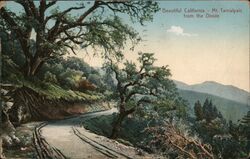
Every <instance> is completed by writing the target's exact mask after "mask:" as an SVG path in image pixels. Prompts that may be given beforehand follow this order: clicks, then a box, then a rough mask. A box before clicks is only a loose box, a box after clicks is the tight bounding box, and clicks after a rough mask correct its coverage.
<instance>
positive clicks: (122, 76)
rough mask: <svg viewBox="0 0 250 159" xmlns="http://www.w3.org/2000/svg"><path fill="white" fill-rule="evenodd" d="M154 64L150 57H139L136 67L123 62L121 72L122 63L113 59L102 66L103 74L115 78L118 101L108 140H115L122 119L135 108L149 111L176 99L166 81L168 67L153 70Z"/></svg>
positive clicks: (171, 86)
mask: <svg viewBox="0 0 250 159" xmlns="http://www.w3.org/2000/svg"><path fill="white" fill-rule="evenodd" d="M155 60H156V59H155V58H154V54H152V53H139V58H138V62H139V64H140V66H139V67H138V66H136V64H135V63H134V62H131V61H125V62H124V63H123V68H119V65H121V63H119V62H114V60H112V59H109V61H108V62H107V63H106V64H105V68H106V71H107V72H108V73H109V74H112V73H113V74H114V76H115V80H116V82H115V83H116V91H115V92H114V94H115V95H114V96H116V97H118V103H119V104H118V108H119V113H118V116H117V119H116V121H114V125H113V130H112V134H111V136H110V137H111V138H116V137H117V136H118V134H119V131H120V128H121V124H122V121H123V119H124V118H125V117H126V116H128V115H129V114H131V113H133V112H135V111H136V109H137V108H141V107H144V109H149V108H150V106H153V103H154V104H157V103H159V102H161V101H164V99H166V98H167V97H169V98H170V97H173V96H174V95H175V93H176V92H175V91H176V89H175V85H174V83H173V81H171V80H170V79H169V76H170V75H171V74H170V70H169V69H168V66H162V67H157V66H154V62H155ZM160 99H162V100H160Z"/></svg>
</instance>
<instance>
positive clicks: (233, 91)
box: [174, 80, 250, 106]
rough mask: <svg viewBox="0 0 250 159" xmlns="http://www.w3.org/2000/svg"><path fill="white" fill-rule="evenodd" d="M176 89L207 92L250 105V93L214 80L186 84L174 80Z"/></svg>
mask: <svg viewBox="0 0 250 159" xmlns="http://www.w3.org/2000/svg"><path fill="white" fill-rule="evenodd" d="M174 82H175V84H176V86H177V88H178V89H182V90H189V91H194V92H200V93H207V94H211V95H215V96H218V97H222V98H225V99H229V100H232V101H236V102H240V103H243V104H247V105H248V106H249V105H250V93H249V92H247V91H245V90H243V89H240V88H238V87H236V86H233V85H224V84H221V83H218V82H215V81H205V82H202V83H198V84H193V85H188V84H186V83H184V82H181V81H177V80H174Z"/></svg>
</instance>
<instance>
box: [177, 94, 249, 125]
mask: <svg viewBox="0 0 250 159" xmlns="http://www.w3.org/2000/svg"><path fill="white" fill-rule="evenodd" d="M179 94H180V96H181V97H182V98H183V99H186V100H187V101H188V103H189V108H190V112H189V114H190V115H192V116H193V115H194V111H193V108H194V107H193V106H194V105H195V103H196V102H197V100H199V101H200V102H201V103H203V102H205V100H206V99H207V98H209V99H211V100H212V101H213V103H214V104H215V105H216V108H217V109H218V110H219V111H220V112H221V114H222V116H223V117H224V118H225V119H226V120H228V121H229V120H232V121H233V122H237V121H238V120H239V119H241V118H242V117H243V116H244V115H245V114H246V112H247V111H248V110H249V106H248V105H246V104H242V103H239V102H235V101H232V100H228V99H225V98H221V97H218V96H213V95H210V94H206V93H200V92H194V91H188V90H179Z"/></svg>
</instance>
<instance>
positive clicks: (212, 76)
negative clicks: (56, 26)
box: [10, 1, 249, 91]
mask: <svg viewBox="0 0 250 159" xmlns="http://www.w3.org/2000/svg"><path fill="white" fill-rule="evenodd" d="M59 4H60V7H61V8H66V7H68V6H70V5H72V2H65V1H61V2H60V3H59ZM159 5H160V7H161V11H159V12H158V13H157V14H156V15H155V16H154V21H153V22H150V23H147V25H146V26H144V27H142V26H140V25H138V24H132V23H130V22H129V19H128V18H127V17H126V16H122V17H123V18H124V22H126V23H129V24H131V25H132V26H134V28H135V29H136V30H137V31H138V32H140V34H141V37H142V38H143V40H145V41H144V42H142V43H141V44H140V45H138V46H137V47H136V49H135V52H131V51H126V57H127V58H129V59H131V60H134V59H136V55H137V51H144V52H154V53H155V56H156V58H157V59H158V60H157V63H156V64H157V65H169V67H170V69H171V71H172V75H173V76H172V78H173V79H176V80H179V81H183V82H185V83H187V84H195V83H201V82H204V81H216V82H219V83H222V84H225V85H234V86H237V87H239V88H242V89H244V90H247V91H249V4H248V2H242V1H159ZM10 7H13V6H11V5H10ZM15 8H16V7H15ZM175 8H178V9H182V11H181V13H167V12H166V10H172V9H175ZM185 8H187V9H200V10H201V9H204V11H205V13H201V14H202V15H204V16H205V15H206V13H209V14H212V8H215V9H217V11H218V12H213V13H214V14H218V15H219V17H217V18H205V17H203V18H196V17H194V18H185V17H184V14H188V13H185V11H184V10H185ZM221 9H223V10H226V9H228V10H230V9H235V10H238V11H239V12H238V13H233V12H226V13H225V12H224V13H223V12H221ZM189 14H193V15H194V16H196V13H189ZM78 57H81V58H84V59H85V60H86V61H87V62H89V63H90V64H91V65H93V66H101V60H100V59H99V58H97V57H95V58H91V57H86V56H85V54H84V50H80V51H79V55H78Z"/></svg>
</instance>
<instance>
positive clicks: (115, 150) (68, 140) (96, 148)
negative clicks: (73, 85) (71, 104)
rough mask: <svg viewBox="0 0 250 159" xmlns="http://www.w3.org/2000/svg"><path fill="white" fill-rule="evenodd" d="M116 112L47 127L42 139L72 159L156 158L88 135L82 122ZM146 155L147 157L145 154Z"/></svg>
mask: <svg viewBox="0 0 250 159" xmlns="http://www.w3.org/2000/svg"><path fill="white" fill-rule="evenodd" d="M116 111H117V110H116V109H111V110H107V111H101V112H94V113H87V114H83V115H80V116H77V117H73V118H69V119H65V120H59V121H56V122H51V123H48V124H47V125H46V126H44V127H42V128H41V129H40V135H41V138H42V139H44V140H45V141H46V143H48V145H50V147H52V148H53V149H56V150H58V152H60V153H62V156H65V158H71V159H85V158H86V159H87V158H93V159H106V158H155V157H152V156H150V155H147V156H145V155H144V156H140V155H138V151H137V150H136V149H135V148H133V147H129V146H125V145H123V144H120V143H118V142H117V141H115V140H110V139H108V138H106V137H104V136H99V135H96V134H94V133H91V132H89V131H88V130H86V129H85V128H84V127H82V126H81V125H80V122H84V120H86V119H89V118H93V117H96V116H101V115H109V114H112V113H114V112H116ZM145 154H146V153H145Z"/></svg>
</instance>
